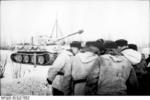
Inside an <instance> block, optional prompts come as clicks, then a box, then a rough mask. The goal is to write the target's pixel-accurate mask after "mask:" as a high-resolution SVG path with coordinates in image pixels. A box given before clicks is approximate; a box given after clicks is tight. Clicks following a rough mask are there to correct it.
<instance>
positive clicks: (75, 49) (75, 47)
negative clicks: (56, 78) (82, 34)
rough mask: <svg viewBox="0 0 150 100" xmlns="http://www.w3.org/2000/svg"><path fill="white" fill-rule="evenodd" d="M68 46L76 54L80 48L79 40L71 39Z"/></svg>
mask: <svg viewBox="0 0 150 100" xmlns="http://www.w3.org/2000/svg"><path fill="white" fill-rule="evenodd" d="M70 48H71V51H72V52H73V54H74V55H76V54H77V53H78V52H79V51H80V49H81V42H79V41H73V42H72V43H70Z"/></svg>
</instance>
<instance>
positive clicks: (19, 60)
mask: <svg viewBox="0 0 150 100" xmlns="http://www.w3.org/2000/svg"><path fill="white" fill-rule="evenodd" d="M15 60H16V61H17V62H19V63H21V62H22V56H21V54H17V55H16V56H15Z"/></svg>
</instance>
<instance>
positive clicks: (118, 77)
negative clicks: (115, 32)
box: [85, 41, 138, 95]
mask: <svg viewBox="0 0 150 100" xmlns="http://www.w3.org/2000/svg"><path fill="white" fill-rule="evenodd" d="M104 47H105V49H106V51H105V54H104V55H101V56H100V57H99V66H93V67H92V69H91V71H90V73H89V75H88V76H87V81H86V87H85V91H86V95H126V94H127V92H126V91H127V85H126V83H127V82H128V84H130V86H132V87H133V88H132V89H134V90H135V89H136V88H137V86H138V83H137V79H136V74H135V72H134V69H133V67H132V65H131V63H130V62H129V61H128V60H127V59H126V58H125V57H124V56H122V55H121V54H120V53H118V52H117V46H116V44H115V42H113V41H105V42H104ZM129 78H130V79H129Z"/></svg>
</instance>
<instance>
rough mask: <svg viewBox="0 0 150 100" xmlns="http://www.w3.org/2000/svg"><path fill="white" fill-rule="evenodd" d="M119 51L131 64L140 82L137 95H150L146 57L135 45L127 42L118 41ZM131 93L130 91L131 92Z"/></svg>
mask: <svg viewBox="0 0 150 100" xmlns="http://www.w3.org/2000/svg"><path fill="white" fill-rule="evenodd" d="M116 43H117V45H118V49H119V50H120V51H121V53H122V54H123V55H124V56H125V57H126V58H127V59H128V60H129V61H130V62H131V64H132V66H133V68H134V70H135V72H136V76H137V79H138V82H139V89H138V91H137V94H139V95H143V94H148V92H149V91H148V90H147V88H148V87H147V82H148V80H149V79H148V75H147V74H148V71H147V68H146V67H147V64H146V61H145V57H144V56H143V55H142V53H140V52H139V51H138V47H137V45H135V44H128V41H127V40H124V39H120V40H117V41H116ZM129 92H130V91H129Z"/></svg>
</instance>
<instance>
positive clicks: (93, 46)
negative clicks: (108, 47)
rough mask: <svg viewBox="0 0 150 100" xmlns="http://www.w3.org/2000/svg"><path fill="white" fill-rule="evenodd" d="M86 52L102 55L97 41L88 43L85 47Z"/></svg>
mask: <svg viewBox="0 0 150 100" xmlns="http://www.w3.org/2000/svg"><path fill="white" fill-rule="evenodd" d="M84 51H85V52H86V51H89V52H92V53H95V54H100V44H99V43H98V42H96V41H87V42H86V44H85V47H84Z"/></svg>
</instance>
